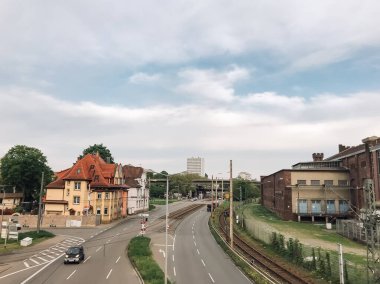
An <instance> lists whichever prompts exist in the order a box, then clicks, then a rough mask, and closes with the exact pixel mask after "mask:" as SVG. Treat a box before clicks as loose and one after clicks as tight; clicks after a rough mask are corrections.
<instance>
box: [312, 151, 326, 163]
mask: <svg viewBox="0 0 380 284" xmlns="http://www.w3.org/2000/svg"><path fill="white" fill-rule="evenodd" d="M323 156H324V155H323V153H313V161H314V162H321V161H323Z"/></svg>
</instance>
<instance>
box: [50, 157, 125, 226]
mask: <svg viewBox="0 0 380 284" xmlns="http://www.w3.org/2000/svg"><path fill="white" fill-rule="evenodd" d="M56 177H57V178H56V180H55V181H53V182H51V183H50V184H48V185H47V186H46V198H45V201H44V204H45V215H76V216H82V215H89V214H96V215H98V216H99V218H100V220H101V223H109V222H111V221H112V220H115V219H118V218H121V217H126V215H127V206H128V188H129V187H128V185H127V184H125V179H124V176H123V170H122V165H121V164H109V163H107V162H105V161H104V160H103V159H102V158H101V157H100V156H99V154H87V155H86V156H84V157H83V158H81V159H79V160H77V161H76V162H75V163H74V165H73V166H72V167H70V168H68V169H66V170H63V171H61V172H58V173H56Z"/></svg>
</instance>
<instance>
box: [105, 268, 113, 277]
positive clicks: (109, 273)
mask: <svg viewBox="0 0 380 284" xmlns="http://www.w3.org/2000/svg"><path fill="white" fill-rule="evenodd" d="M111 272H112V269H111V270H110V272H108V275H107V277H106V279H108V277H110V275H111Z"/></svg>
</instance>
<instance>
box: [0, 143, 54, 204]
mask: <svg viewBox="0 0 380 284" xmlns="http://www.w3.org/2000/svg"><path fill="white" fill-rule="evenodd" d="M0 171H1V176H2V180H3V182H4V183H5V184H8V185H11V186H15V187H16V189H17V190H20V189H21V190H22V192H23V194H24V200H25V201H32V200H34V199H37V197H38V194H39V191H40V188H41V174H42V172H44V176H45V177H44V186H45V185H46V184H48V183H50V182H51V181H52V178H53V171H52V170H51V168H50V167H49V166H48V165H47V159H46V157H45V156H44V155H43V153H42V152H41V151H40V150H39V149H36V148H32V147H28V146H24V145H16V146H14V147H12V148H11V149H10V150H9V151H8V152H7V153H6V154H5V156H4V157H3V158H2V159H1V165H0Z"/></svg>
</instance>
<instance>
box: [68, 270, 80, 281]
mask: <svg viewBox="0 0 380 284" xmlns="http://www.w3.org/2000/svg"><path fill="white" fill-rule="evenodd" d="M76 271H77V270H76V269H75V270H74V271H73V272H72V273H71V274H70V275H69V277H67V278H66V280H69V279H70V277H71V276H73V274H74V273H75V272H76Z"/></svg>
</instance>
